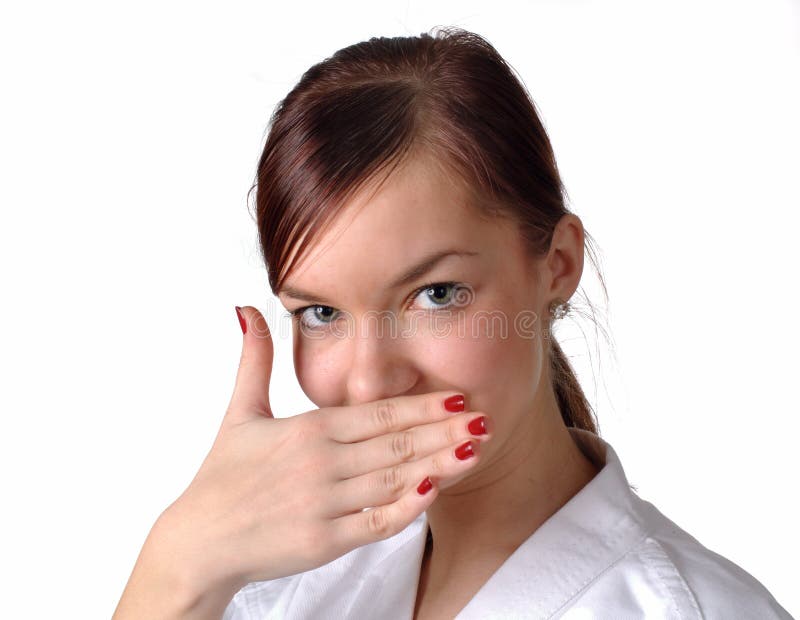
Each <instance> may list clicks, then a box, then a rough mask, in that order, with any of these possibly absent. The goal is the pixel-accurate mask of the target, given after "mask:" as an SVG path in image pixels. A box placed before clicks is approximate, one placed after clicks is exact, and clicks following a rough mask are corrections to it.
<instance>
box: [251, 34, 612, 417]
mask: <svg viewBox="0 0 800 620" xmlns="http://www.w3.org/2000/svg"><path fill="white" fill-rule="evenodd" d="M417 149H424V150H425V151H426V152H428V153H432V154H433V155H434V156H435V158H436V160H437V161H438V162H440V163H441V165H442V166H443V167H444V168H446V169H447V170H448V171H449V172H451V173H452V178H453V179H454V181H455V182H458V183H460V184H461V186H462V187H464V188H465V189H466V190H467V191H468V194H469V195H470V196H471V197H472V199H473V202H474V206H475V207H477V208H478V209H480V212H481V213H485V214H486V215H487V216H488V217H491V216H493V215H504V216H508V217H512V218H514V219H515V221H516V222H518V224H519V230H520V234H521V235H523V238H524V240H525V247H526V249H527V250H528V252H529V253H530V256H532V257H542V256H545V255H546V254H547V251H548V249H549V247H550V242H551V239H552V235H553V230H554V228H555V226H556V224H557V223H558V221H559V220H560V219H561V217H562V216H563V215H565V214H567V213H569V212H570V211H569V210H568V209H567V206H566V190H565V188H564V186H563V184H562V181H561V178H560V175H559V172H558V168H557V166H556V160H555V156H554V154H553V149H552V146H551V144H550V140H549V138H548V135H547V132H546V131H545V128H544V126H543V124H542V122H541V120H540V119H539V116H538V114H537V112H536V109H535V105H534V103H533V100H532V98H531V97H530V95H529V94H528V92H527V90H526V89H525V87H524V86H523V84H522V82H521V81H520V80H519V79H518V78H517V77H516V76H515V74H514V71H513V70H512V69H511V67H510V66H509V65H508V64H507V63H506V62H505V60H504V59H503V58H502V57H501V56H500V54H499V53H498V52H497V51H496V50H495V48H494V47H493V46H492V45H491V44H490V43H489V42H488V41H486V40H485V39H484V38H482V37H481V36H479V35H477V34H474V33H471V32H467V31H465V30H463V29H460V28H440V29H438V30H437V31H435V32H433V33H432V34H430V33H422V34H420V35H419V36H404V37H373V38H371V39H369V40H368V41H363V42H361V43H356V44H354V45H350V46H348V47H345V48H342V49H340V50H339V51H337V52H335V53H334V54H333V55H332V56H330V57H329V58H326V59H324V60H322V61H321V62H319V63H317V64H315V65H313V66H312V67H311V68H309V69H308V70H307V71H306V72H305V73H304V74H303V75H302V77H301V78H300V80H299V82H298V83H297V84H296V85H295V86H294V88H293V89H292V90H291V91H290V92H289V94H288V95H286V97H285V98H284V99H283V100H282V101H281V102H280V103H278V105H277V106H276V108H275V110H274V112H273V114H272V116H271V118H270V122H269V131H268V133H267V138H266V143H265V145H264V149H263V152H262V154H261V157H260V160H259V162H258V168H257V173H256V179H255V182H254V183H253V186H252V187H251V188H250V192H253V191H254V190H255V207H256V220H257V226H258V237H259V245H260V248H261V253H262V258H263V260H264V262H265V265H266V267H267V272H268V279H269V285H270V287H271V289H272V292H273V293H274V294H275V295H277V294H278V292H279V291H280V290H281V287H282V285H283V283H284V281H285V280H286V277H287V276H288V275H289V274H290V273H291V270H292V267H293V265H294V264H296V262H297V261H298V259H300V258H301V257H302V256H303V254H304V251H305V250H306V249H307V248H308V247H309V246H310V244H312V243H313V242H314V241H315V240H316V239H317V238H318V237H319V235H320V234H321V233H322V232H323V231H324V230H325V229H326V227H327V226H328V225H329V224H330V223H331V222H332V221H333V220H334V219H335V218H336V217H337V215H338V214H339V213H340V212H341V211H342V210H343V208H344V207H345V205H346V203H347V201H348V199H349V198H351V197H353V196H354V195H355V194H356V193H357V192H358V190H359V189H360V188H361V187H362V186H364V185H365V184H366V183H367V182H370V181H372V180H374V179H377V178H383V179H385V178H387V177H388V176H389V175H390V174H391V172H392V170H394V169H395V167H396V166H398V165H400V164H401V163H402V162H403V160H404V158H405V157H408V156H410V154H412V153H415V152H417ZM250 192H249V193H248V199H249V196H250ZM584 239H585V249H586V251H587V253H588V255H589V257H590V260H591V262H592V264H593V265H594V267H595V270H596V272H597V273H598V275H599V276H600V281H601V284H602V287H603V291H604V292H605V293H606V297H607V292H606V287H605V283H604V282H603V278H602V274H601V273H600V270H599V267H598V264H597V259H596V256H595V253H594V251H593V247H592V246H593V244H594V241H593V239H592V237H591V236H590V235H589V234H588V233H585V235H584ZM571 305H572V307H573V308H574V307H575V305H574V304H573V303H571ZM551 330H552V324H549V325H548V327H547V329H546V332H547V338H546V340H547V347H548V352H549V360H550V368H549V370H550V376H551V378H552V381H553V388H554V392H555V394H556V398H557V400H558V405H559V408H560V411H561V416H562V418H563V420H564V423H565V424H566V425H567V426H571V427H577V428H581V429H585V430H588V431H591V432H594V433H598V432H599V431H598V427H597V422H596V419H595V416H594V411H593V409H592V407H591V405H590V403H589V401H588V400H587V398H586V396H585V394H584V392H583V390H582V388H581V386H580V383H579V382H578V379H577V376H576V374H575V372H574V369H573V368H572V366H571V364H570V362H569V360H568V359H567V357H566V356H565V354H564V352H563V350H562V349H561V347H560V345H559V344H558V342H557V340H556V339H555V338H554V337H552V332H551Z"/></svg>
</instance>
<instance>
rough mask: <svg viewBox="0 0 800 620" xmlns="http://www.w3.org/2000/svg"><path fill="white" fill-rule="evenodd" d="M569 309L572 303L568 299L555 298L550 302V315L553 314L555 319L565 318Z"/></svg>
mask: <svg viewBox="0 0 800 620" xmlns="http://www.w3.org/2000/svg"><path fill="white" fill-rule="evenodd" d="M569 311H570V305H569V302H568V301H562V300H560V299H554V300H553V301H552V302H551V303H550V316H552V317H553V319H554V320H558V319H562V318H564V316H566V314H567V312H569Z"/></svg>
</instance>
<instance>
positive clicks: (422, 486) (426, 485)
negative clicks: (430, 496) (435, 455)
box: [417, 477, 433, 495]
mask: <svg viewBox="0 0 800 620" xmlns="http://www.w3.org/2000/svg"><path fill="white" fill-rule="evenodd" d="M432 488H433V482H431V479H430V477H426V478H425V480H423V481H422V482H420V483H419V486H418V487H417V493H419V494H420V495H425V493H427V492H428V491H430V490H431V489H432Z"/></svg>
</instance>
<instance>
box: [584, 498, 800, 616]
mask: <svg viewBox="0 0 800 620" xmlns="http://www.w3.org/2000/svg"><path fill="white" fill-rule="evenodd" d="M639 502H640V503H639V508H640V509H641V513H642V515H643V517H644V520H645V522H646V523H647V526H648V527H647V528H646V532H647V533H646V535H645V536H643V538H642V539H641V540H640V541H639V542H638V544H637V545H635V546H634V547H633V548H631V549H630V550H629V551H628V553H626V554H625V555H624V556H623V557H622V558H620V560H619V562H617V563H616V564H615V565H614V566H612V567H611V568H610V569H609V570H608V571H607V573H606V574H605V575H602V576H601V577H600V578H599V579H598V580H597V583H596V584H594V585H595V586H596V587H597V591H596V592H595V593H592V590H593V589H594V587H593V588H590V589H589V590H587V591H586V595H587V596H588V597H592V596H596V595H600V596H602V597H603V598H605V599H606V600H617V601H619V602H620V604H621V605H623V606H629V607H630V609H631V610H637V611H639V610H641V611H643V612H646V613H647V617H664V618H673V617H678V618H709V619H713V618H753V619H759V620H772V619H787V618H789V619H791V616H790V615H789V613H788V612H787V611H786V610H785V609H784V608H783V607H781V605H780V604H779V603H778V602H777V601H776V600H775V598H774V597H773V596H772V594H771V593H770V592H769V591H768V590H767V588H766V587H764V585H763V584H762V583H761V582H759V581H758V580H757V579H756V578H755V577H753V576H752V575H751V574H750V573H748V572H747V571H746V570H744V569H743V568H742V567H740V566H738V565H737V564H735V563H734V562H732V561H730V560H729V559H728V558H726V557H724V556H722V555H720V554H718V553H716V552H715V551H712V550H711V549H708V548H707V547H705V546H704V545H703V544H701V543H700V542H699V541H698V540H697V539H696V538H694V537H693V536H691V535H690V534H689V533H688V532H686V531H685V530H683V529H682V528H680V527H679V526H678V525H676V524H675V523H674V522H673V521H671V520H670V519H669V518H668V517H666V516H665V515H663V514H662V513H661V512H660V511H659V510H658V509H657V508H656V507H655V506H653V505H652V504H651V503H649V502H647V501H644V500H641V499H640V500H639Z"/></svg>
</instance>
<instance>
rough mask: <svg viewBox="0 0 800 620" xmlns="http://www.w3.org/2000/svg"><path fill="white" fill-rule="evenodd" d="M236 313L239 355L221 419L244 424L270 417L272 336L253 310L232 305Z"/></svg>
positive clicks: (255, 310)
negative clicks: (240, 352) (240, 344)
mask: <svg viewBox="0 0 800 620" xmlns="http://www.w3.org/2000/svg"><path fill="white" fill-rule="evenodd" d="M236 314H237V315H238V316H239V324H240V325H241V327H242V332H243V339H242V356H241V358H240V359H239V370H238V372H237V373H236V385H235V386H234V388H233V396H232V397H231V402H230V404H229V405H228V411H227V413H226V414H225V419H226V420H227V419H232V420H234V421H236V422H244V421H246V420H249V419H253V418H254V417H258V416H262V417H267V418H273V417H275V416H273V415H272V409H271V407H270V404H269V380H270V376H271V374H272V357H273V347H272V334H271V333H270V331H269V326H268V325H267V322H266V320H264V317H263V316H262V315H261V313H260V312H259V311H258V310H257V309H256V308H253V307H252V306H244V307H242V308H240V307H239V306H236Z"/></svg>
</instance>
